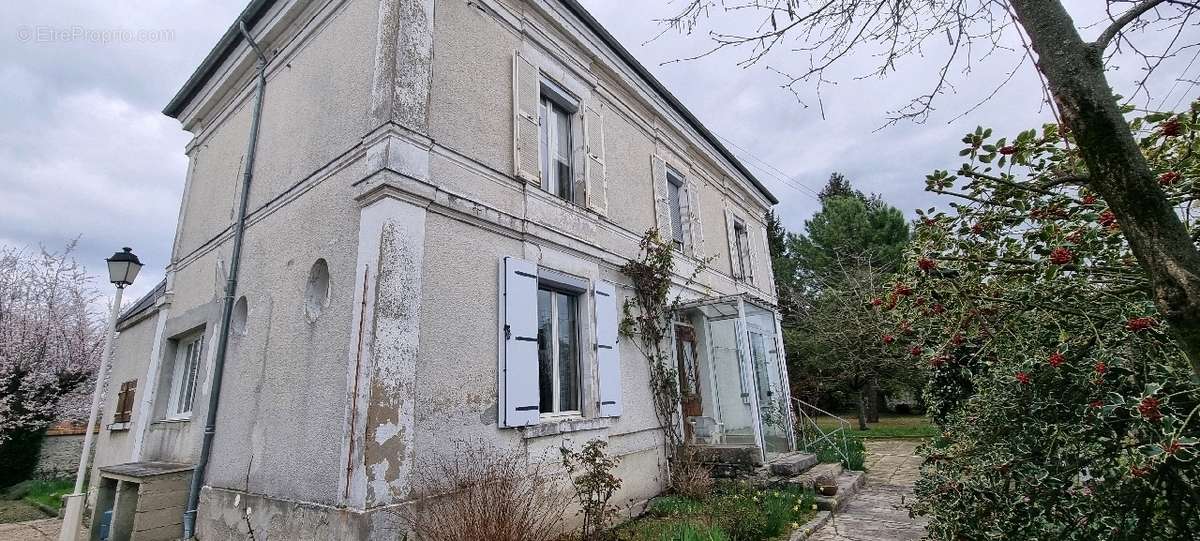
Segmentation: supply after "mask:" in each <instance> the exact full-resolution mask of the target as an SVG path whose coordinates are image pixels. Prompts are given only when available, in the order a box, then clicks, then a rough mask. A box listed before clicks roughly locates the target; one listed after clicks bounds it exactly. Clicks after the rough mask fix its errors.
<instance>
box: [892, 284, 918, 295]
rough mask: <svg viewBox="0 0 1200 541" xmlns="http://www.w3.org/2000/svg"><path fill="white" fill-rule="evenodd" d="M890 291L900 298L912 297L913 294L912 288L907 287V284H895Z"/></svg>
mask: <svg viewBox="0 0 1200 541" xmlns="http://www.w3.org/2000/svg"><path fill="white" fill-rule="evenodd" d="M892 291H893V292H894V293H896V294H897V295H900V296H902V297H907V296H909V295H912V292H913V290H912V286H909V285H908V284H896V287H895V288H894V289H892Z"/></svg>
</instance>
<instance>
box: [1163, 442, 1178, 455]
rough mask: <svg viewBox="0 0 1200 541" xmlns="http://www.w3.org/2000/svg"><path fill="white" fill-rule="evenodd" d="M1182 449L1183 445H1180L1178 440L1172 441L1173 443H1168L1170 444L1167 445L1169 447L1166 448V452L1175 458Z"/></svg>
mask: <svg viewBox="0 0 1200 541" xmlns="http://www.w3.org/2000/svg"><path fill="white" fill-rule="evenodd" d="M1181 447H1182V446H1181V445H1179V441H1178V440H1171V443H1168V444H1167V447H1166V448H1165V449H1164V450H1165V451H1166V452H1167V454H1168V455H1172V456H1173V455H1175V453H1178V452H1179V449H1180V448H1181Z"/></svg>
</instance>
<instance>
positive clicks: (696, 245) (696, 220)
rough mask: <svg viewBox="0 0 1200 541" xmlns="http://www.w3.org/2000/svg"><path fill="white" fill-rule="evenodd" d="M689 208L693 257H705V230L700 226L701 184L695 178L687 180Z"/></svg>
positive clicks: (688, 217)
mask: <svg viewBox="0 0 1200 541" xmlns="http://www.w3.org/2000/svg"><path fill="white" fill-rule="evenodd" d="M687 208H688V211H687V220H688V231H689V233H690V235H691V237H690V238H691V244H690V246H689V247H690V248H691V250H692V257H695V258H696V259H704V230H702V229H701V228H700V185H699V183H698V182H696V181H695V180H693V179H688V181H687Z"/></svg>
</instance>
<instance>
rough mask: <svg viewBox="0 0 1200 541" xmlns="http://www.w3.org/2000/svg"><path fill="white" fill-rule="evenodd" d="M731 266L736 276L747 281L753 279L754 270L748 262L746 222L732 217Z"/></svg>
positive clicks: (748, 236) (748, 244)
mask: <svg viewBox="0 0 1200 541" xmlns="http://www.w3.org/2000/svg"><path fill="white" fill-rule="evenodd" d="M733 243H734V250H733V268H734V269H736V270H737V277H738V278H740V279H742V280H745V281H747V282H753V281H754V271H753V268H752V267H751V264H750V233H749V232H748V230H747V229H746V222H743V221H742V220H740V219H737V218H734V220H733Z"/></svg>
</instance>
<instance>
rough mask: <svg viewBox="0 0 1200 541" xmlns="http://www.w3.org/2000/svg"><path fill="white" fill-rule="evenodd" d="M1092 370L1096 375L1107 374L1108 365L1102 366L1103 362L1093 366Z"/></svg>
mask: <svg viewBox="0 0 1200 541" xmlns="http://www.w3.org/2000/svg"><path fill="white" fill-rule="evenodd" d="M1093 368H1094V369H1095V370H1096V373H1097V374H1103V373H1105V372H1108V365H1107V364H1104V361H1099V362H1097V363H1096V366H1094V367H1093Z"/></svg>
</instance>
